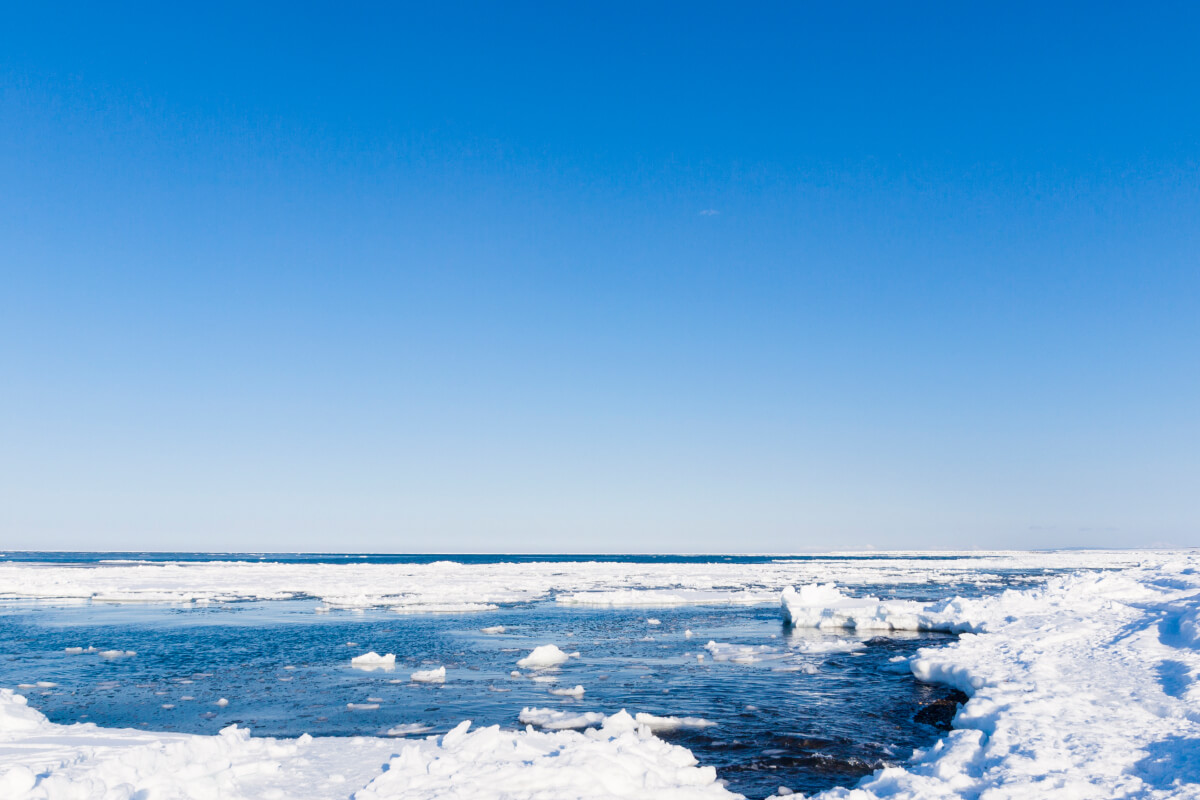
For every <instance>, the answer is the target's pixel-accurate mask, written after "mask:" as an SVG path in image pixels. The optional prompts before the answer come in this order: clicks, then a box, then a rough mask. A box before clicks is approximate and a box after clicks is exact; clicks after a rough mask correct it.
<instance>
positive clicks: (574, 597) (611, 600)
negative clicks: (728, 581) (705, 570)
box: [554, 589, 776, 608]
mask: <svg viewBox="0 0 1200 800" xmlns="http://www.w3.org/2000/svg"><path fill="white" fill-rule="evenodd" d="M775 599H776V595H775V593H774V592H768V591H760V590H749V589H745V590H741V591H718V590H701V589H617V590H613V591H607V592H573V593H571V594H560V595H556V596H555V598H554V602H556V603H562V604H563V605H569V606H610V607H613V608H638V607H651V606H662V607H668V606H710V605H712V606H751V605H766V604H768V603H772V602H774V601H775Z"/></svg>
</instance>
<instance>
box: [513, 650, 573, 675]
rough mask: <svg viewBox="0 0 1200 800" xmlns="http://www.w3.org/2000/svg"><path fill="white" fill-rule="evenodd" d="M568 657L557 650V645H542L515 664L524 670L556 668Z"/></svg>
mask: <svg viewBox="0 0 1200 800" xmlns="http://www.w3.org/2000/svg"><path fill="white" fill-rule="evenodd" d="M568 658H570V656H568V655H567V654H566V653H564V652H563V651H562V650H559V649H558V645H554V644H543V645H539V646H538V647H535V648H533V652H531V653H530V654H529V655H527V656H525V657H524V658H522V659H521V660H520V661H518V662H517V666H518V667H524V668H526V669H545V668H547V667H557V666H558V665H559V664H561V663H563V662H564V661H566V660H567V659H568Z"/></svg>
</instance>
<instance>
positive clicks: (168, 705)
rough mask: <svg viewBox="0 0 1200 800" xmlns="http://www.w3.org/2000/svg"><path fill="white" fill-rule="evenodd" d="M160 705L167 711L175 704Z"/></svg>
mask: <svg viewBox="0 0 1200 800" xmlns="http://www.w3.org/2000/svg"><path fill="white" fill-rule="evenodd" d="M162 707H163V708H165V709H167V710H168V711H170V710H171V709H172V708H174V707H175V704H174V703H163V704H162Z"/></svg>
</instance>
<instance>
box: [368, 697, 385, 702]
mask: <svg viewBox="0 0 1200 800" xmlns="http://www.w3.org/2000/svg"><path fill="white" fill-rule="evenodd" d="M367 702H368V703H382V702H383V698H382V697H368V698H367Z"/></svg>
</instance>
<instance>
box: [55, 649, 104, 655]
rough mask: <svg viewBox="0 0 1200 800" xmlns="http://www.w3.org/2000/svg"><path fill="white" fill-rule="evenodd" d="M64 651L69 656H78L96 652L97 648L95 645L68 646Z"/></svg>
mask: <svg viewBox="0 0 1200 800" xmlns="http://www.w3.org/2000/svg"><path fill="white" fill-rule="evenodd" d="M63 652H65V653H66V654H67V655H69V656H78V655H83V654H84V653H94V652H96V648H94V647H67V648H65V649H64V650H63Z"/></svg>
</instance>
